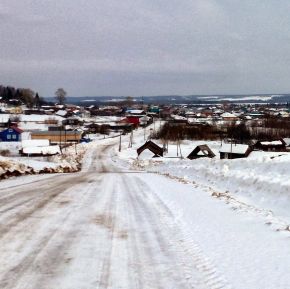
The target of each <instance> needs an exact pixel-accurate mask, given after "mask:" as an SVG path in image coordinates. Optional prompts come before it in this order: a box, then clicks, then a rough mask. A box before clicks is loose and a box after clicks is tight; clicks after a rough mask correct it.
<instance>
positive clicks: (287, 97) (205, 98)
mask: <svg viewBox="0 0 290 289" xmlns="http://www.w3.org/2000/svg"><path fill="white" fill-rule="evenodd" d="M46 100H47V101H52V102H53V101H54V100H55V98H54V97H47V98H46ZM125 100H126V96H83V97H67V100H66V102H67V103H72V104H81V105H88V106H89V105H92V104H106V103H107V104H114V103H120V102H122V101H125ZM133 100H134V101H135V102H136V103H145V104H214V103H225V102H232V103H261V104H262V103H287V102H290V94H249V95H159V96H139V97H134V98H133Z"/></svg>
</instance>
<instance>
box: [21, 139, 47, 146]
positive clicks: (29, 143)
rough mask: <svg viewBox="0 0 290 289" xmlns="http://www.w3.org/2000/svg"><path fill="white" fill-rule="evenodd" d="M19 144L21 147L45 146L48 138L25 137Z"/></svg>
mask: <svg viewBox="0 0 290 289" xmlns="http://www.w3.org/2000/svg"><path fill="white" fill-rule="evenodd" d="M21 145H22V148H28V147H46V146H49V140H48V139H27V140H22V142H21Z"/></svg>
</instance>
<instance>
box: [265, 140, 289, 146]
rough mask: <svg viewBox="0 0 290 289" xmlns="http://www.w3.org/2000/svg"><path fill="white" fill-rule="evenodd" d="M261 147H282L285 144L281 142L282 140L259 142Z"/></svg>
mask: <svg viewBox="0 0 290 289" xmlns="http://www.w3.org/2000/svg"><path fill="white" fill-rule="evenodd" d="M260 144H261V145H263V146H269V145H270V146H280V145H284V144H285V142H283V141H282V140H273V141H261V142H260Z"/></svg>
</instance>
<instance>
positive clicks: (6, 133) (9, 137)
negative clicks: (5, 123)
mask: <svg viewBox="0 0 290 289" xmlns="http://www.w3.org/2000/svg"><path fill="white" fill-rule="evenodd" d="M22 132H23V131H22V130H21V129H20V128H18V127H10V128H7V129H5V130H3V131H1V132H0V141H5V142H8V141H21V134H22Z"/></svg>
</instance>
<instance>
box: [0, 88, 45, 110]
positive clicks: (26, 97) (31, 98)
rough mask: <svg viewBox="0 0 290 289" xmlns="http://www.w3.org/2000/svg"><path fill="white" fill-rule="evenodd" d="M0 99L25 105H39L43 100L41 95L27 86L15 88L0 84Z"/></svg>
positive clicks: (8, 102) (13, 103)
mask: <svg viewBox="0 0 290 289" xmlns="http://www.w3.org/2000/svg"><path fill="white" fill-rule="evenodd" d="M0 97H1V101H2V102H5V103H7V104H11V105H20V104H25V105H26V106H27V107H29V108H32V107H39V106H40V105H42V104H44V103H45V101H44V100H43V98H42V97H40V96H39V95H38V93H35V92H34V91H33V90H31V89H29V88H15V87H13V86H3V85H0Z"/></svg>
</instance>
